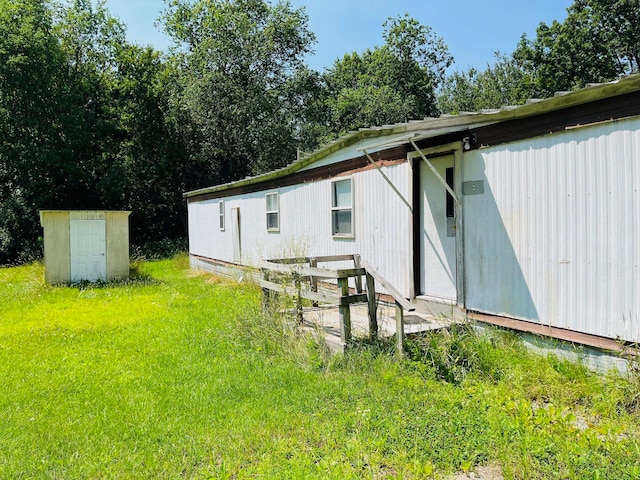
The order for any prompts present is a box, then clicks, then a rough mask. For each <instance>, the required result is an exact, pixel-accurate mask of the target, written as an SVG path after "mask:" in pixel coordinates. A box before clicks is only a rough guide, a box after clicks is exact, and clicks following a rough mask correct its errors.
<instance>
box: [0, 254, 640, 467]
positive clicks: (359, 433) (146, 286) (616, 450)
mask: <svg viewBox="0 0 640 480" xmlns="http://www.w3.org/2000/svg"><path fill="white" fill-rule="evenodd" d="M186 267H187V259H186V257H185V256H180V257H177V259H175V260H172V261H160V262H149V263H142V264H138V265H137V266H136V269H135V271H136V274H135V275H134V276H133V278H132V279H130V280H128V281H123V282H114V283H107V284H102V285H80V286H75V287H65V286H55V287H51V286H46V285H44V284H43V278H42V277H43V268H42V266H41V265H39V264H31V265H27V266H22V267H14V268H2V269H0V378H1V379H2V388H3V394H2V395H1V396H0V412H2V414H1V415H2V421H1V422H0V477H2V478H65V479H66V478H69V479H71V478H178V477H179V478H256V477H261V478H354V479H355V478H363V477H364V478H405V479H411V478H416V479H417V478H434V477H435V478H441V477H442V476H443V475H445V474H449V473H452V472H455V471H469V470H474V469H476V468H477V467H478V466H480V465H493V466H494V468H495V469H496V470H497V471H502V473H503V475H504V477H505V478H507V479H509V478H522V479H536V478H600V479H616V480H618V479H632V478H638V475H640V432H639V430H638V425H639V420H640V418H639V417H638V411H637V405H635V406H634V405H630V404H628V403H627V402H626V399H628V398H629V397H630V395H629V393H630V392H633V391H634V390H635V392H636V393H637V389H638V381H637V380H636V381H635V383H634V381H633V379H631V381H630V380H627V379H624V378H621V377H619V376H617V375H613V374H612V375H608V376H605V377H600V376H597V375H595V374H593V373H591V372H589V371H588V370H586V369H585V368H584V367H582V366H580V365H576V364H572V363H569V362H566V361H561V360H558V359H556V358H554V357H549V358H545V357H540V356H536V355H533V354H531V353H529V352H527V351H526V350H525V349H524V348H523V347H522V345H521V344H520V343H519V341H518V340H517V339H516V338H515V337H513V336H511V335H507V334H505V333H500V332H489V333H488V335H487V336H484V335H478V334H475V333H474V332H473V330H471V329H468V328H466V327H462V328H460V329H458V330H453V331H451V332H444V333H442V334H439V335H438V336H437V337H425V338H423V339H420V338H418V339H414V340H413V341H412V342H411V343H410V344H409V345H408V354H409V358H408V359H406V360H404V361H398V360H396V359H395V358H394V357H393V355H392V354H391V352H393V344H392V343H391V344H390V345H388V346H386V345H385V344H371V343H368V342H363V343H362V344H360V345H354V347H353V348H352V349H351V350H350V351H349V352H348V353H347V354H346V355H343V356H337V357H328V356H327V355H326V354H325V353H324V351H323V350H322V348H321V347H320V346H319V345H318V344H317V343H316V342H314V341H313V340H312V339H311V337H309V336H308V335H306V336H305V335H304V334H302V333H301V332H299V331H297V330H296V327H295V320H294V319H289V318H286V317H285V318H283V317H281V316H277V315H276V316H274V315H270V314H262V313H261V312H260V310H259V302H260V290H259V289H257V288H255V287H253V286H251V285H236V284H232V283H228V282H225V281H223V280H220V279H216V278H213V277H210V276H208V275H197V274H194V273H193V272H189V271H188V270H186Z"/></svg>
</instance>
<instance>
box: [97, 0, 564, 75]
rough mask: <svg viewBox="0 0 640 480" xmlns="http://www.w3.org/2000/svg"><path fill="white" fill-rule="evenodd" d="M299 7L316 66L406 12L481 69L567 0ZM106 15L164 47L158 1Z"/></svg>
mask: <svg viewBox="0 0 640 480" xmlns="http://www.w3.org/2000/svg"><path fill="white" fill-rule="evenodd" d="M290 1H291V4H292V5H293V6H294V7H296V8H297V7H305V8H306V11H307V14H308V16H309V28H310V30H311V31H312V32H314V33H315V35H316V38H317V43H316V45H315V46H314V50H315V54H313V55H312V56H309V57H307V63H308V64H309V66H310V67H311V68H313V69H315V70H318V71H322V70H324V69H325V68H329V67H331V66H332V65H333V62H334V61H335V60H336V59H337V58H339V57H342V56H343V55H344V54H345V53H351V52H354V51H355V52H363V51H364V50H366V49H367V48H372V47H374V46H376V45H382V44H383V43H384V40H383V39H382V30H383V27H382V24H383V22H384V21H385V20H386V19H387V18H388V17H396V16H398V15H404V14H405V13H408V14H409V15H410V16H412V17H413V18H415V19H416V20H418V21H419V22H420V23H422V24H424V25H429V26H430V27H431V28H432V29H433V31H434V33H435V34H436V35H437V36H439V37H442V38H443V39H444V42H445V43H446V45H447V46H448V47H449V52H450V53H451V54H452V55H453V57H454V60H455V64H454V65H453V67H452V69H454V70H467V69H468V68H469V67H475V68H478V69H484V68H486V66H487V65H488V64H492V63H493V60H494V52H496V51H501V52H503V53H507V54H509V53H511V52H512V51H513V50H514V49H515V47H516V45H517V43H518V41H519V40H520V37H521V36H522V34H523V33H526V34H527V36H528V37H529V38H534V37H535V31H536V27H537V26H538V25H539V24H540V23H541V22H545V23H547V24H550V23H551V22H553V20H558V21H563V20H564V19H565V18H566V15H567V12H566V10H567V7H569V5H571V4H572V3H573V1H571V0H535V1H531V0H484V1H483V0H438V1H436V0H290ZM106 6H107V8H108V9H109V11H110V12H111V14H112V15H114V16H116V17H118V18H119V19H120V20H121V21H122V22H123V23H124V24H125V25H126V26H127V36H128V38H129V40H130V41H132V42H135V43H138V44H141V45H152V46H154V47H155V48H157V49H160V50H166V49H167V47H168V46H169V44H170V40H169V38H167V37H166V36H165V35H164V34H163V33H162V32H161V28H160V27H156V26H155V23H157V22H156V20H157V19H158V17H159V16H160V14H161V12H162V11H163V10H164V9H165V4H164V1H163V0H107V1H106Z"/></svg>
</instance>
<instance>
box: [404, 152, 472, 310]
mask: <svg viewBox="0 0 640 480" xmlns="http://www.w3.org/2000/svg"><path fill="white" fill-rule="evenodd" d="M416 147H417V146H416V145H415V144H414V148H416ZM443 155H453V185H454V190H455V192H456V197H457V199H458V200H457V205H456V207H455V208H456V304H457V306H458V307H461V308H464V305H465V275H464V228H463V225H464V221H463V215H464V204H463V201H462V200H463V199H462V175H463V146H462V142H453V143H448V144H445V145H439V146H436V147H429V148H423V149H420V150H419V151H417V150H414V151H412V152H409V153H408V154H407V159H408V160H409V164H410V165H411V170H412V187H413V195H412V201H413V226H412V227H413V232H412V233H413V235H412V242H413V247H412V248H413V283H414V288H413V291H414V294H415V295H418V294H419V292H420V291H421V285H420V262H421V261H422V259H421V255H420V234H421V228H420V225H422V215H423V212H421V211H420V195H421V193H422V192H421V191H420V170H419V169H420V168H429V167H428V166H427V165H426V164H425V161H424V159H423V157H426V159H427V160H428V159H429V157H440V156H443Z"/></svg>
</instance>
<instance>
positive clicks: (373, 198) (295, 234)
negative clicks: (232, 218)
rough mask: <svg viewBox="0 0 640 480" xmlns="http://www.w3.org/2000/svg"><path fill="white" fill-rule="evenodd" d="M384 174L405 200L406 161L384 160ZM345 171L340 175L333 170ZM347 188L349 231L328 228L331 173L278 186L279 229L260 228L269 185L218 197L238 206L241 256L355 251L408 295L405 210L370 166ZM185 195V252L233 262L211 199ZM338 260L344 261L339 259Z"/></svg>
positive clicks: (408, 221) (228, 236)
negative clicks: (344, 235) (345, 235)
mask: <svg viewBox="0 0 640 480" xmlns="http://www.w3.org/2000/svg"><path fill="white" fill-rule="evenodd" d="M383 170H384V172H385V174H386V175H387V176H388V177H389V178H390V180H391V181H392V182H393V183H394V185H395V186H396V187H397V189H398V190H399V191H400V192H402V193H403V195H404V196H405V198H406V199H408V200H409V201H410V200H411V193H410V192H411V171H410V167H409V164H408V163H403V164H399V165H394V166H389V167H383ZM337 178H347V177H337ZM351 178H353V188H354V200H355V202H354V212H353V215H354V224H355V238H354V239H338V238H333V237H332V235H331V180H329V179H327V180H320V181H316V182H310V183H305V184H301V185H294V186H290V187H282V188H280V189H278V190H277V191H278V192H279V194H280V231H279V232H267V225H266V200H265V195H266V194H267V193H270V192H274V191H276V190H265V191H263V192H257V193H250V194H246V195H238V196H232V197H225V198H224V202H225V209H226V212H227V216H228V215H229V211H230V210H229V209H231V208H234V207H239V208H240V224H241V228H240V230H241V243H242V263H243V264H245V265H252V264H255V263H256V262H257V261H258V260H260V259H263V258H273V257H285V256H301V255H308V256H320V255H338V254H353V253H358V254H360V255H361V256H362V258H363V259H365V260H367V261H368V262H369V263H371V264H372V265H373V266H375V267H376V268H377V269H378V271H379V272H380V273H381V274H382V275H383V276H384V277H385V278H387V279H388V280H389V281H390V282H391V283H392V284H393V285H394V286H396V288H398V290H400V292H402V293H403V294H404V295H406V296H407V297H408V296H409V295H410V292H411V284H412V283H413V277H412V275H411V268H412V267H411V265H412V254H411V248H412V238H411V224H412V222H411V212H410V211H409V208H408V207H407V206H406V205H405V204H404V203H403V201H402V200H401V199H400V198H399V197H398V195H397V194H396V193H395V192H394V191H393V190H392V189H391V187H390V186H389V185H388V184H387V183H386V182H385V180H384V178H383V177H382V175H381V174H380V172H378V171H377V170H376V169H370V170H366V171H363V172H359V173H356V174H353V175H351ZM219 201H220V200H218V199H215V200H207V201H202V202H190V203H189V243H190V247H189V249H190V252H191V253H192V254H194V255H200V256H203V257H207V258H212V259H216V260H223V261H226V262H233V244H232V238H231V232H230V231H229V230H228V229H227V230H225V231H224V232H222V231H220V229H219V228H218V209H217V208H218V202H219ZM343 266H344V265H343Z"/></svg>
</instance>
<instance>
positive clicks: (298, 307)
mask: <svg viewBox="0 0 640 480" xmlns="http://www.w3.org/2000/svg"><path fill="white" fill-rule="evenodd" d="M293 283H294V285H295V287H296V317H297V319H298V323H302V321H303V320H304V318H303V317H302V282H301V281H300V275H299V274H297V273H294V274H293Z"/></svg>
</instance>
